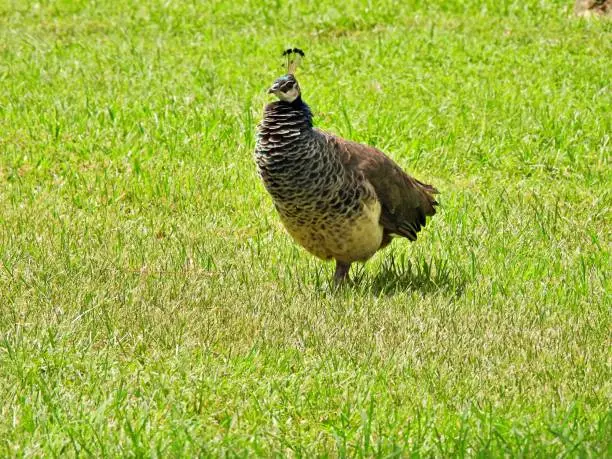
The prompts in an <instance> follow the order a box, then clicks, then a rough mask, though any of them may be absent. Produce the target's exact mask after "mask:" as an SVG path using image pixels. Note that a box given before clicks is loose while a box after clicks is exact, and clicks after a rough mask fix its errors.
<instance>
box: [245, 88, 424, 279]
mask: <svg viewBox="0 0 612 459" xmlns="http://www.w3.org/2000/svg"><path fill="white" fill-rule="evenodd" d="M284 78H285V79H283V78H280V79H279V80H277V83H276V84H277V86H276V87H279V86H280V87H283V86H287V88H290V84H288V83H286V77H284ZM291 80H292V81H293V82H294V83H293V84H294V85H295V86H296V87H297V88H298V91H299V86H297V82H296V81H295V79H294V78H293V77H291ZM279 81H280V83H279ZM287 90H289V89H287ZM255 160H256V163H257V167H258V170H259V174H260V176H261V178H262V180H263V183H264V185H265V187H266V189H267V191H268V192H269V193H270V195H271V196H272V200H273V202H274V205H275V206H276V209H277V211H278V213H279V215H280V217H281V220H282V222H283V224H284V226H285V228H286V229H287V231H288V232H289V234H291V236H292V237H293V238H294V239H295V240H296V241H297V242H298V243H299V244H301V245H302V246H303V247H305V248H306V250H308V251H309V252H311V253H312V254H314V255H316V256H318V257H319V258H322V259H335V260H336V261H337V263H338V267H337V271H336V280H343V278H344V277H345V276H346V274H347V273H348V266H350V263H352V262H354V261H365V260H367V259H368V258H370V257H371V256H372V255H373V254H374V253H375V252H376V251H377V250H379V249H380V248H381V247H384V246H385V245H387V244H388V243H389V241H390V240H391V237H392V236H394V235H401V236H405V237H408V238H409V239H412V240H414V239H416V233H417V232H418V231H419V230H420V227H421V226H423V225H424V224H425V216H426V215H433V213H435V210H434V208H433V206H434V205H435V204H436V202H435V200H434V199H433V198H432V197H431V194H432V193H435V192H436V190H435V189H434V188H433V187H430V186H429V185H424V184H422V183H421V182H418V181H417V180H414V179H412V178H411V177H409V176H407V175H406V174H405V173H404V172H403V171H402V170H401V169H400V168H399V166H397V165H396V164H395V163H393V161H391V160H390V159H389V158H388V157H387V156H385V155H384V154H383V153H382V152H380V151H378V150H376V149H374V148H372V147H367V146H365V145H360V144H356V143H353V142H349V141H345V140H343V139H340V138H338V137H336V136H334V135H331V134H328V133H324V132H322V131H320V130H318V129H315V128H313V124H312V114H311V111H310V108H309V107H308V106H307V105H306V104H305V103H304V102H303V101H302V99H301V96H299V95H298V97H297V98H296V99H295V100H293V101H291V102H289V101H285V100H279V101H277V102H273V103H271V104H268V105H267V106H266V108H265V110H264V117H263V120H262V122H261V123H260V125H259V129H258V136H257V146H256V149H255ZM394 187H395V188H394ZM404 198H407V200H408V201H410V200H413V201H414V202H412V203H410V202H407V203H406V202H404V203H403V202H402V200H403V199H404ZM406 205H407V207H406ZM397 216H399V220H398V219H397V218H395V217H397ZM339 273H340V274H339Z"/></svg>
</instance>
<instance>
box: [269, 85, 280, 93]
mask: <svg viewBox="0 0 612 459" xmlns="http://www.w3.org/2000/svg"><path fill="white" fill-rule="evenodd" d="M279 86H280V85H279V84H278V83H274V84H273V85H272V86H270V89H268V94H274V93H277V92H278V88H279Z"/></svg>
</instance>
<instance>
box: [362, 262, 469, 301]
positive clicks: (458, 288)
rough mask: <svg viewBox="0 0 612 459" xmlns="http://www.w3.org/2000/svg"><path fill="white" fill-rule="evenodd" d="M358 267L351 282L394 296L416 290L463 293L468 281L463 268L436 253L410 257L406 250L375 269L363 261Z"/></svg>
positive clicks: (365, 289) (375, 293) (369, 289)
mask: <svg viewBox="0 0 612 459" xmlns="http://www.w3.org/2000/svg"><path fill="white" fill-rule="evenodd" d="M355 268H356V269H355V270H354V272H353V275H352V280H351V283H352V284H353V285H354V286H355V287H356V288H358V289H360V290H363V291H364V292H370V293H371V294H373V295H375V296H393V295H395V294H397V293H401V292H407V291H414V292H419V293H421V294H435V293H442V294H446V295H452V296H455V297H460V296H461V295H462V294H463V291H464V289H465V284H466V282H465V279H464V276H463V275H462V273H461V272H459V271H457V270H454V269H452V268H451V267H449V265H448V261H447V260H446V259H442V258H436V257H433V258H431V259H429V260H427V259H425V258H421V259H418V260H411V259H407V257H405V256H404V255H403V254H400V255H399V256H393V255H391V256H390V257H388V258H386V259H385V260H384V261H383V263H382V264H381V265H380V266H379V267H378V268H376V271H375V272H368V271H367V270H366V269H365V267H364V266H363V265H357V266H355Z"/></svg>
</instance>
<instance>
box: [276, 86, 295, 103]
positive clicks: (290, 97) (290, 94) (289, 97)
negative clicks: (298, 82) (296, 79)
mask: <svg viewBox="0 0 612 459" xmlns="http://www.w3.org/2000/svg"><path fill="white" fill-rule="evenodd" d="M299 95H300V92H299V91H298V88H297V87H296V86H294V87H293V88H291V89H290V90H289V91H287V92H281V91H279V92H278V98H279V99H280V100H284V101H285V102H293V101H294V100H295V99H297V96H299Z"/></svg>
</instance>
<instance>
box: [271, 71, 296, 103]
mask: <svg viewBox="0 0 612 459" xmlns="http://www.w3.org/2000/svg"><path fill="white" fill-rule="evenodd" d="M268 94H274V95H275V96H276V97H278V98H279V99H280V100H284V101H285V102H293V101H294V100H295V99H297V98H298V97H300V85H299V84H298V82H297V80H296V79H295V77H294V76H293V75H292V74H287V75H283V76H282V77H279V78H277V79H276V80H275V81H274V83H272V86H270V89H268Z"/></svg>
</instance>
